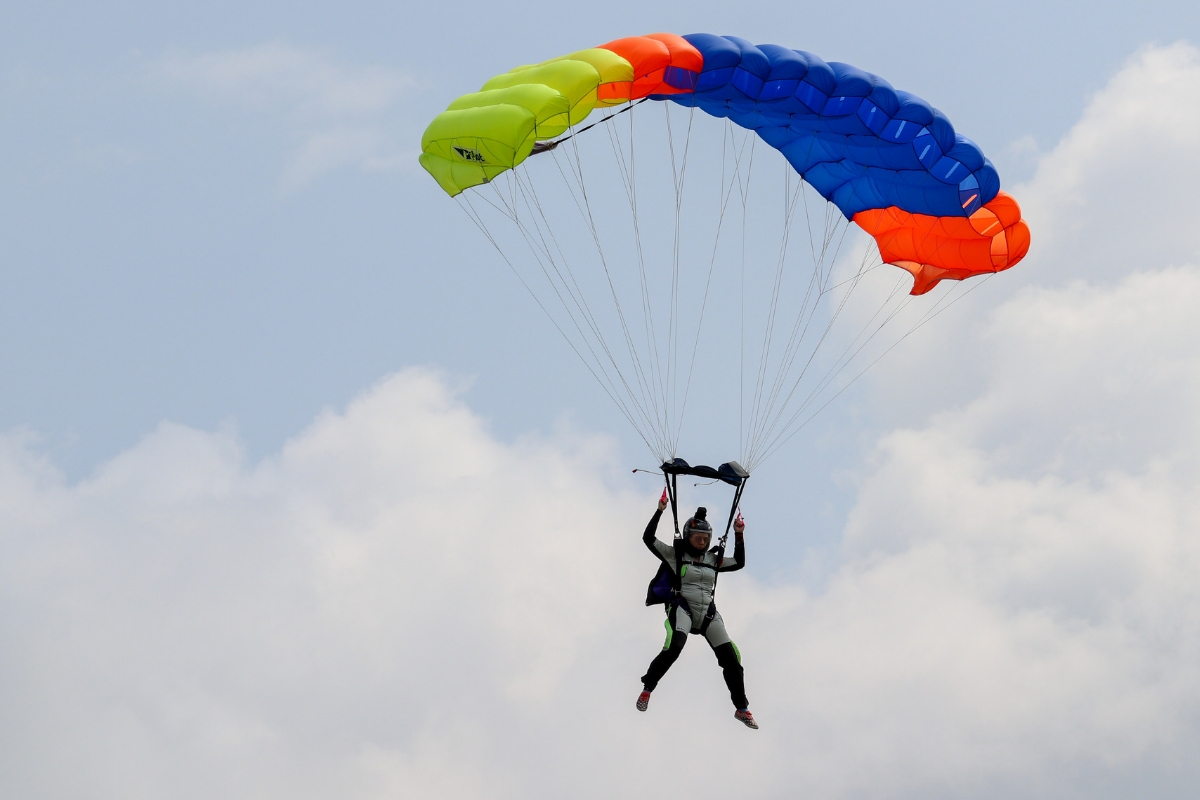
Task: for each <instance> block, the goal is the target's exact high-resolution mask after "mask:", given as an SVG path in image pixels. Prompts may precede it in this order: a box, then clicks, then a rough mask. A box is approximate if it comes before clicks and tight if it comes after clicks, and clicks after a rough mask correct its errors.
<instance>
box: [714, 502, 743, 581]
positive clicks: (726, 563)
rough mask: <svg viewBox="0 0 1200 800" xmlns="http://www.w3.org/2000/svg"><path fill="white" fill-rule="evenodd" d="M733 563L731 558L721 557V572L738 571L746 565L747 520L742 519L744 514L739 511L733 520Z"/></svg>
mask: <svg viewBox="0 0 1200 800" xmlns="http://www.w3.org/2000/svg"><path fill="white" fill-rule="evenodd" d="M732 560H733V563H730V559H728V558H723V559H721V566H720V568H719V569H720V571H721V572H736V571H737V570H739V569H741V568H742V567H744V566H746V520H744V519H742V514H741V512H740V511H739V512H738V515H737V519H735V520H734V521H733V559H732Z"/></svg>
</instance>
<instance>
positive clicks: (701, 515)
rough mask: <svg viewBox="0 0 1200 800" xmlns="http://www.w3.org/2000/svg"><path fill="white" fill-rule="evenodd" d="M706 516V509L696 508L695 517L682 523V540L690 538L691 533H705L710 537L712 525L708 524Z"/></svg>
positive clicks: (702, 507)
mask: <svg viewBox="0 0 1200 800" xmlns="http://www.w3.org/2000/svg"><path fill="white" fill-rule="evenodd" d="M707 516H708V509H707V508H705V507H704V506H700V507H699V508H697V509H696V514H695V516H693V517H692V518H691V519H689V520H688V521H687V522H685V523H683V535H684V538H688V537H690V536H691V535H692V534H693V533H707V534H708V535H709V536H712V532H713V529H712V525H709V524H708V520H707V519H706V517H707Z"/></svg>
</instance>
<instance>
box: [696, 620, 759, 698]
mask: <svg viewBox="0 0 1200 800" xmlns="http://www.w3.org/2000/svg"><path fill="white" fill-rule="evenodd" d="M704 635H705V638H706V639H707V640H708V644H709V646H710V647H711V648H712V650H713V653H714V654H715V655H716V657H717V663H718V664H720V665H721V674H722V675H724V676H725V685H726V686H727V687H728V688H729V699H730V700H732V701H733V706H734V708H736V709H738V710H745V709H747V708H749V707H750V701H749V700H747V699H746V682H745V672H744V670H743V669H742V656H741V653H739V652H738V649H737V645H735V644H734V643H733V642H732V641H731V640H730V639H729V633H728V632H726V630H725V621H724V620H723V619H721V614H720V613H719V612H718V613H717V615H716V617H714V618H713V621H712V622H710V623H709V624H708V630H707V631H705V634H704Z"/></svg>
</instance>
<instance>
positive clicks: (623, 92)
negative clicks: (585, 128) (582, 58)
mask: <svg viewBox="0 0 1200 800" xmlns="http://www.w3.org/2000/svg"><path fill="white" fill-rule="evenodd" d="M600 49H602V50H610V51H612V52H614V53H616V54H617V55H619V56H620V57H621V58H623V59H625V60H626V61H628V62H629V63H630V64H632V65H633V81H632V83H627V82H625V81H620V82H617V83H606V84H602V85H601V86H600V88H599V93H598V94H597V100H599V101H601V102H602V103H605V104H608V103H612V102H614V101H623V100H638V99H640V98H642V97H646V96H648V95H652V94H681V93H687V92H688V90H686V89H679V88H676V87H674V86H671V85H669V84H667V83H666V82H665V81H664V76H665V74H666V71H667V68H668V67H678V68H680V69H685V70H689V71H691V72H699V71H700V70H701V69H702V68H703V67H704V57H703V56H701V55H700V51H699V50H697V49H696V48H695V47H693V46H692V45H690V44H688V42H687V40H686V39H684V38H683V37H682V36H676V35H675V34H673V33H651V34H648V35H646V36H629V37H626V38H624V39H617V40H615V41H612V42H609V43H608V44H602V45H600Z"/></svg>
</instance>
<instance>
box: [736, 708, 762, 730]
mask: <svg viewBox="0 0 1200 800" xmlns="http://www.w3.org/2000/svg"><path fill="white" fill-rule="evenodd" d="M733 718H734V719H736V720H737V721H738V722H740V723H742V724H743V725H745V726H746V727H747V728H754V730H758V723H757V722H755V721H754V715H753V714H751V713H750V711H749V709H747V710H746V711H735V712H733Z"/></svg>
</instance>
